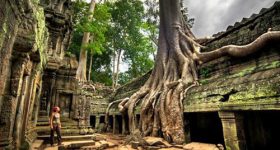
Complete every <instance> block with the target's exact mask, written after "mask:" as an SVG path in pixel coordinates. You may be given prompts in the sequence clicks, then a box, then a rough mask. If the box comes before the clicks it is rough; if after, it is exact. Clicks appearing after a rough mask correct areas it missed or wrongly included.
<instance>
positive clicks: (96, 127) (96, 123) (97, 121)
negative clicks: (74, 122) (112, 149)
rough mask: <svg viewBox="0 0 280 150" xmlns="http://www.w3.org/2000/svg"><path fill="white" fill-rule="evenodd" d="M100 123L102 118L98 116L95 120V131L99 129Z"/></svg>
mask: <svg viewBox="0 0 280 150" xmlns="http://www.w3.org/2000/svg"><path fill="white" fill-rule="evenodd" d="M99 123H100V116H99V115H96V120H95V129H98V127H99Z"/></svg>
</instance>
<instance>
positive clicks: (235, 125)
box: [219, 111, 247, 150]
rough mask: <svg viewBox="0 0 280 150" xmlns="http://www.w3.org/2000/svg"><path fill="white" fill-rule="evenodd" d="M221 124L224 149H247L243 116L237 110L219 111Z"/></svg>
mask: <svg viewBox="0 0 280 150" xmlns="http://www.w3.org/2000/svg"><path fill="white" fill-rule="evenodd" d="M219 116H220V118H221V121H222V125H223V133H224V140H225V145H226V149H229V150H244V149H247V146H246V139H245V133H244V126H243V117H242V116H241V115H240V114H238V113H237V112H226V111H222V112H219Z"/></svg>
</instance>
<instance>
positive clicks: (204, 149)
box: [183, 142, 220, 150]
mask: <svg viewBox="0 0 280 150" xmlns="http://www.w3.org/2000/svg"><path fill="white" fill-rule="evenodd" d="M183 149H184V150H220V149H219V148H218V147H217V146H216V145H215V144H207V143H198V142H191V143H189V144H186V145H184V146H183Z"/></svg>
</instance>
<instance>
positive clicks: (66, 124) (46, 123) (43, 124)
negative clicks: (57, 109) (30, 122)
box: [36, 122, 78, 126]
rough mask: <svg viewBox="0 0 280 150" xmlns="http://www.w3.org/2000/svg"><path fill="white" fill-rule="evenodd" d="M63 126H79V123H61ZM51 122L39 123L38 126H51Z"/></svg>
mask: <svg viewBox="0 0 280 150" xmlns="http://www.w3.org/2000/svg"><path fill="white" fill-rule="evenodd" d="M61 124H62V125H63V126H77V125H78V123H77V122H61ZM49 125H50V124H49V122H37V124H36V126H49Z"/></svg>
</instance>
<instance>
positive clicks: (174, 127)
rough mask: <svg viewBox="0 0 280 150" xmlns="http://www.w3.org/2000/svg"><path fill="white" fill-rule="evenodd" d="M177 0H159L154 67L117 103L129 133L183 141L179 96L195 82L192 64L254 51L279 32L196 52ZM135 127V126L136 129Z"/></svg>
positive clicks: (197, 48)
mask: <svg viewBox="0 0 280 150" xmlns="http://www.w3.org/2000/svg"><path fill="white" fill-rule="evenodd" d="M181 18H182V17H181V13H180V6H179V2H178V0H177V1H174V0H164V1H163V0H160V19H161V20H160V34H159V47H158V52H157V57H156V62H155V67H154V69H153V71H152V73H151V76H150V78H149V79H148V80H147V81H146V83H145V84H144V86H143V87H141V88H140V90H139V91H138V92H136V93H135V94H133V95H132V96H131V97H130V99H129V100H126V101H123V102H121V103H120V104H119V108H120V111H121V112H123V113H126V112H127V113H128V117H129V129H130V133H131V134H134V133H135V132H138V131H139V130H140V132H141V133H142V135H143V136H163V137H164V139H166V140H167V141H169V142H174V143H177V144H181V143H184V141H185V136H184V125H183V103H182V101H183V99H184V95H185V93H186V92H187V90H188V89H190V88H191V87H193V86H196V85H197V79H198V75H197V70H196V65H197V64H199V63H204V62H207V61H210V60H213V59H216V58H219V57H222V56H225V55H229V56H234V57H242V56H246V55H249V54H251V53H254V52H255V51H257V50H259V49H261V48H262V47H263V46H264V45H266V44H267V43H269V42H273V41H274V42H275V41H278V42H279V41H280V32H279V31H273V32H268V33H265V34H263V35H261V36H260V37H259V38H258V39H256V40H255V41H254V42H252V43H251V44H248V45H245V46H234V45H230V46H225V47H222V48H220V49H217V50H214V51H211V52H207V53H200V48H201V47H202V46H201V45H200V44H199V43H197V42H195V39H194V36H192V34H191V32H190V30H189V29H188V28H187V27H186V26H182V25H183V24H182V21H181ZM139 102H141V113H140V123H139V126H138V127H136V124H135V114H134V109H135V106H136V105H137V104H138V103H139ZM138 129H139V130H138Z"/></svg>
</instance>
